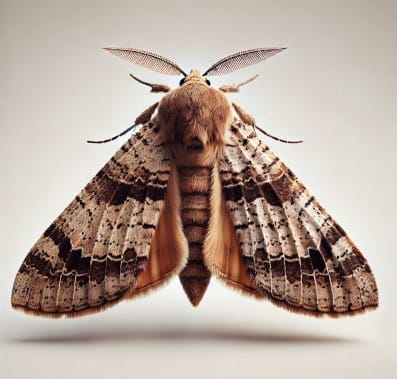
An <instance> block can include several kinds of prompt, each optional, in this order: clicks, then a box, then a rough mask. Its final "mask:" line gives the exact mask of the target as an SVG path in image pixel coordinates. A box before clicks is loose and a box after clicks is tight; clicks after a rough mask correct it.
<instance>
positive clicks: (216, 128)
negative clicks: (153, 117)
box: [158, 70, 232, 164]
mask: <svg viewBox="0 0 397 379" xmlns="http://www.w3.org/2000/svg"><path fill="white" fill-rule="evenodd" d="M158 119H159V125H161V131H160V133H161V137H162V140H163V141H164V142H165V143H166V145H168V146H169V147H170V149H171V150H172V151H173V153H174V156H175V158H176V160H177V161H180V162H184V163H188V162H191V163H192V164H193V163H196V164H197V163H204V162H205V163H206V164H211V163H212V164H213V163H214V162H215V160H216V158H217V156H218V154H219V150H220V147H221V146H223V145H224V143H225V134H226V130H227V127H228V125H230V123H231V121H232V105H231V103H230V101H229V99H228V98H227V97H226V96H225V95H224V94H223V93H222V92H221V91H219V90H217V89H215V88H212V87H210V86H209V85H208V84H207V83H206V82H205V79H204V78H203V77H202V76H201V75H200V73H199V72H198V71H197V70H192V71H191V72H190V74H189V75H188V76H187V77H186V79H185V82H184V84H183V85H182V86H181V87H179V88H176V89H174V90H173V91H171V92H169V93H168V94H167V95H165V96H164V97H163V99H162V100H161V102H160V105H159V109H158ZM197 160H199V161H200V162H195V161H197Z"/></svg>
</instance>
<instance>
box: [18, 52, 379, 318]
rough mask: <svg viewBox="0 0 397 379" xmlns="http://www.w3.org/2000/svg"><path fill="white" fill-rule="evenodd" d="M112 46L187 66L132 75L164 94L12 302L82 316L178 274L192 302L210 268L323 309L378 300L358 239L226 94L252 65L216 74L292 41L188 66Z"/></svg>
mask: <svg viewBox="0 0 397 379" xmlns="http://www.w3.org/2000/svg"><path fill="white" fill-rule="evenodd" d="M107 50H109V51H110V52H111V53H113V54H115V55H117V56H119V57H121V58H124V59H127V60H129V61H131V62H133V63H135V64H138V65H141V66H144V67H146V68H150V69H152V70H155V71H158V72H161V73H164V74H169V75H179V74H182V75H183V76H184V78H183V79H182V80H181V82H180V86H179V88H176V89H173V90H171V89H170V88H169V87H168V86H165V85H161V84H150V83H147V82H144V81H142V80H141V79H138V78H136V77H134V76H132V77H133V78H134V79H136V80H137V81H139V82H140V83H142V84H144V85H148V86H150V87H151V89H152V92H166V95H165V96H164V97H163V98H162V99H161V101H160V102H159V103H156V104H153V105H152V106H150V107H149V108H148V109H147V110H145V111H144V112H143V113H142V114H141V115H140V116H139V117H138V118H137V119H136V121H135V124H134V126H136V125H143V126H142V127H141V129H140V130H139V131H138V132H136V133H135V134H133V135H132V137H131V138H130V139H129V140H128V141H127V142H126V143H125V144H124V145H123V146H122V147H121V149H120V150H119V151H118V152H117V153H116V154H115V155H114V156H113V157H112V158H111V159H110V161H109V162H108V163H107V164H106V165H105V166H104V167H103V168H102V169H101V170H100V171H99V172H98V174H97V175H96V176H95V177H94V178H93V179H92V180H91V182H89V183H88V184H87V186H86V187H85V188H84V189H83V190H82V191H81V192H80V194H78V195H77V196H76V198H75V199H74V200H73V201H72V202H71V204H70V205H69V206H68V207H67V208H66V209H65V210H64V211H63V212H62V213H61V214H60V216H59V217H58V218H57V219H56V220H55V221H54V222H53V223H52V224H51V225H50V226H49V227H48V229H47V230H46V231H45V232H44V234H43V235H42V236H41V237H40V239H39V240H38V241H37V242H36V244H35V245H34V246H33V248H32V249H31V250H30V252H29V254H28V255H27V257H26V258H25V260H24V262H23V263H22V266H21V268H20V269H19V272H18V274H17V276H16V279H15V282H14V287H13V291H12V305H13V306H14V307H16V308H20V309H22V310H24V311H28V312H32V313H34V314H37V315H48V316H55V317H56V316H61V315H66V316H78V315H83V314H86V313H90V312H94V311H101V310H103V309H104V308H105V307H107V306H108V305H112V304H115V303H116V302H118V301H120V300H122V299H129V298H133V297H135V296H136V295H140V294H143V293H146V292H148V291H149V290H151V289H153V288H156V287H159V286H161V285H163V284H164V283H165V282H167V281H168V280H169V279H171V278H172V277H173V276H174V275H179V278H180V281H181V283H182V286H183V288H184V290H185V292H186V294H187V296H188V298H189V300H190V301H191V303H192V304H193V305H195V306H196V305H198V304H199V302H200V300H201V299H202V297H203V295H204V293H205V291H206V288H207V286H208V283H209V281H210V278H211V275H215V276H216V277H218V278H219V279H220V280H221V281H224V282H225V283H226V284H227V285H229V286H231V287H233V288H236V289H239V290H240V292H242V293H245V294H249V295H254V296H255V297H257V298H258V299H263V298H266V299H269V300H271V301H272V302H273V303H275V304H276V305H279V306H282V307H284V308H286V309H288V310H290V311H294V312H303V313H306V314H310V315H315V316H320V315H323V314H328V315H333V316H339V315H346V314H355V313H359V312H362V311H364V310H367V309H371V308H375V307H376V306H377V305H378V294H377V288H376V283H375V279H374V276H373V275H372V273H371V269H370V268H369V266H368V264H367V261H366V260H365V258H364V257H363V255H362V254H361V252H360V251H359V250H358V248H357V247H356V246H355V245H354V244H353V242H352V241H351V240H350V239H349V237H347V235H346V233H345V232H344V230H343V229H342V228H341V227H340V226H339V225H338V224H337V223H336V222H335V221H334V220H333V219H332V218H331V217H330V216H329V215H328V214H327V212H326V211H325V210H324V208H322V207H321V205H320V204H319V203H318V202H317V201H316V200H315V198H314V197H313V196H311V195H310V194H309V193H308V192H307V190H306V188H305V187H304V186H303V185H302V184H301V183H300V182H299V181H298V179H297V178H296V177H295V175H294V174H293V173H292V172H291V170H289V169H288V168H287V167H286V166H285V165H284V164H283V163H282V162H281V161H280V160H279V158H277V157H276V156H275V155H274V154H273V153H272V152H271V151H270V150H269V148H268V147H267V146H266V145H265V144H264V143H263V142H262V141H261V140H260V139H259V138H258V137H257V136H256V133H255V128H258V127H257V126H256V125H255V120H254V119H253V118H252V117H251V116H249V115H248V114H247V113H246V112H245V111H244V110H242V109H241V108H240V107H239V106H237V105H236V104H233V103H231V101H230V100H229V99H228V98H227V97H226V96H225V94H224V93H225V92H238V90H239V87H240V86H241V85H244V84H246V83H247V82H249V81H250V80H252V79H254V78H252V79H250V80H248V81H247V82H244V83H241V84H238V85H230V86H222V87H221V88H220V89H215V88H213V87H211V86H210V83H209V81H208V80H207V79H206V76H209V75H220V74H224V73H229V72H232V71H235V70H237V69H239V68H241V67H245V66H248V65H251V64H255V63H258V62H260V61H262V60H263V59H265V58H267V57H270V56H272V55H274V54H276V53H278V52H280V51H281V50H283V49H282V48H264V49H252V50H247V51H243V52H239V53H237V54H233V55H230V56H228V57H226V58H224V59H222V60H220V61H218V62H217V63H215V64H214V65H212V66H211V67H210V68H209V69H208V70H207V71H206V72H205V73H204V74H202V75H201V74H200V73H199V72H198V71H197V70H192V71H191V72H190V73H189V74H188V75H187V74H186V73H185V72H184V71H183V70H182V69H181V68H180V67H179V66H178V65H176V64H175V63H173V62H171V61H170V60H168V59H165V58H163V57H161V56H159V55H156V54H153V53H149V52H146V51H142V50H137V49H114V48H111V49H110V48H109V49H107ZM156 109H157V113H156V114H155V115H154V112H155V110H156ZM131 128H132V127H131ZM131 128H128V129H127V131H128V130H130V129H131ZM125 132H126V131H125ZM125 132H123V133H121V134H124V133H125ZM121 134H120V135H121ZM116 137H117V136H116ZM116 137H113V138H111V139H110V140H112V139H115V138H116ZM107 141H108V140H105V141H100V142H107Z"/></svg>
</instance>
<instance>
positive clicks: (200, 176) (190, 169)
mask: <svg viewBox="0 0 397 379" xmlns="http://www.w3.org/2000/svg"><path fill="white" fill-rule="evenodd" d="M177 170H178V177H179V191H180V197H181V209H180V212H181V221H182V225H183V233H184V234H185V237H186V239H187V241H188V247H189V253H188V258H187V263H186V265H185V267H184V268H183V270H182V271H181V273H180V274H179V278H180V280H181V283H182V286H183V288H184V290H185V292H186V294H187V295H188V297H189V300H190V301H191V303H192V304H193V305H198V303H199V302H200V300H201V299H202V297H203V295H204V293H205V290H206V288H207V286H208V283H209V281H210V278H211V273H210V271H209V270H208V268H207V267H206V266H205V264H204V256H203V242H204V239H205V237H206V235H207V232H208V221H209V216H210V212H209V208H210V193H211V175H212V170H213V167H211V166H179V167H178V168H177Z"/></svg>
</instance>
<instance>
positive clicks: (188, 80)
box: [179, 69, 211, 86]
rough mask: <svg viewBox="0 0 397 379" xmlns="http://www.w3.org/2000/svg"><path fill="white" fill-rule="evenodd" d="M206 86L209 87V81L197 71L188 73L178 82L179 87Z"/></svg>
mask: <svg viewBox="0 0 397 379" xmlns="http://www.w3.org/2000/svg"><path fill="white" fill-rule="evenodd" d="M192 83H194V84H206V85H208V86H210V85H211V83H210V81H209V80H208V79H206V78H205V77H204V76H203V75H201V74H200V71H199V70H196V69H193V70H191V71H190V73H189V75H187V76H185V77H184V78H182V79H181V80H180V82H179V85H180V86H183V85H185V84H192Z"/></svg>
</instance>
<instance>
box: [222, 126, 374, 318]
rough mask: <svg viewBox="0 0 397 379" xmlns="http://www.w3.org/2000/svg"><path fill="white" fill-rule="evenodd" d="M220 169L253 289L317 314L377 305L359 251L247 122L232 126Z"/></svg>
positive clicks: (285, 304)
mask: <svg viewBox="0 0 397 379" xmlns="http://www.w3.org/2000/svg"><path fill="white" fill-rule="evenodd" d="M219 173H220V181H221V186H222V188H223V196H224V199H225V201H226V204H227V207H228V209H229V211H230V214H231V218H232V222H233V224H234V230H235V232H236V235H237V240H238V243H239V249H240V253H241V255H242V259H241V262H244V265H245V266H246V270H247V273H248V275H249V276H250V278H251V280H252V281H253V283H254V286H255V287H256V291H257V296H264V297H268V298H270V299H271V300H272V301H274V302H275V303H276V304H278V305H281V306H285V307H287V308H288V309H290V310H291V311H295V312H299V311H303V312H308V313H312V314H316V315H321V314H323V313H328V314H333V315H340V314H348V313H355V312H358V311H361V310H364V309H365V308H373V307H376V306H377V304H378V294H377V287H376V283H375V279H374V276H373V275H372V273H371V270H370V268H369V266H368V264H367V262H366V260H365V258H364V257H363V255H362V254H361V252H360V251H359V250H358V248H357V247H356V246H355V245H354V244H353V242H352V241H351V240H350V239H349V237H347V236H346V233H345V232H344V231H343V229H342V228H341V227H340V226H339V225H338V224H337V223H336V222H335V221H334V220H333V219H332V218H331V217H330V216H329V215H328V214H327V212H326V211H325V210H324V209H323V208H322V206H321V205H320V204H319V203H318V202H317V201H316V199H315V198H314V197H313V196H311V195H310V194H309V193H308V192H307V190H306V188H305V187H304V186H303V185H302V184H301V183H300V182H299V181H298V180H297V178H296V177H295V175H294V174H293V173H292V172H291V171H290V170H289V169H288V168H287V167H286V166H285V165H284V164H283V163H282V162H281V161H280V160H279V159H278V158H277V157H276V156H275V155H274V154H273V153H272V152H271V151H270V150H269V148H268V147H267V146H266V145H265V144H264V143H262V141H261V140H260V139H259V138H257V137H256V134H255V133H254V132H253V130H252V128H251V127H249V126H247V125H245V124H243V123H242V122H241V121H239V120H235V121H234V122H233V125H232V126H231V128H230V138H229V143H228V144H227V145H226V147H225V155H224V158H223V159H222V160H221V161H220V165H219ZM217 270H219V271H221V272H222V271H224V268H223V267H218V268H217ZM221 276H222V275H221ZM223 276H224V279H226V280H227V279H228V278H227V275H223ZM248 292H250V291H248Z"/></svg>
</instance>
